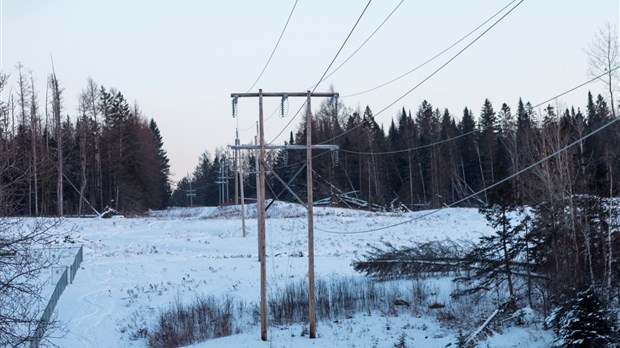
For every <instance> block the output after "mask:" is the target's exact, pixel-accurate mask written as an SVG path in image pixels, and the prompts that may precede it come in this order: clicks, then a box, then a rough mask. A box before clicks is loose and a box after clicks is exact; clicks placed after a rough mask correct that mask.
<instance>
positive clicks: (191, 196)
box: [185, 180, 196, 207]
mask: <svg viewBox="0 0 620 348" xmlns="http://www.w3.org/2000/svg"><path fill="white" fill-rule="evenodd" d="M185 195H186V196H187V197H188V198H189V206H190V207H193V206H194V198H195V197H196V190H193V189H192V181H191V180H190V181H189V190H186V191H185Z"/></svg>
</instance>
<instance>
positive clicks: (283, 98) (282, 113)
mask: <svg viewBox="0 0 620 348" xmlns="http://www.w3.org/2000/svg"><path fill="white" fill-rule="evenodd" d="M287 100H288V94H284V95H283V96H282V100H281V101H280V117H284V102H285V101H287Z"/></svg>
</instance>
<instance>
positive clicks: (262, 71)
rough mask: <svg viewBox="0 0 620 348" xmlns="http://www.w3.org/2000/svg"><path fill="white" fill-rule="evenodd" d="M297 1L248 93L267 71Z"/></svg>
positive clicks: (295, 4)
mask: <svg viewBox="0 0 620 348" xmlns="http://www.w3.org/2000/svg"><path fill="white" fill-rule="evenodd" d="M298 1H299V0H295V3H294V4H293V8H292V9H291V12H290V13H289V15H288V18H287V19H286V23H285V24H284V28H282V32H281V33H280V36H279V37H278V41H277V42H276V45H275V46H274V47H273V50H272V51H271V54H270V55H269V59H267V62H266V63H265V66H263V69H262V70H261V72H260V74H258V77H257V78H256V81H254V83H253V84H252V87H250V88H248V92H250V91H251V90H252V88H254V86H256V84H257V83H258V81H259V80H260V79H261V77H262V76H263V74H264V73H265V70H267V66H268V65H269V63H270V62H271V59H272V58H273V55H274V54H275V53H276V50H277V49H278V45H280V41H281V40H282V36H284V32H285V31H286V28H287V27H288V23H289V22H290V21H291V17H292V16H293V12H295V7H297V2H298ZM246 93H247V92H246Z"/></svg>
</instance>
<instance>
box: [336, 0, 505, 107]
mask: <svg viewBox="0 0 620 348" xmlns="http://www.w3.org/2000/svg"><path fill="white" fill-rule="evenodd" d="M515 1H517V0H512V1H511V2H509V3H508V4H507V5H506V6H504V7H502V9H501V10H499V11H497V12H496V13H495V14H494V15H492V16H491V17H489V18H488V19H487V20H486V21H484V22H482V24H480V25H479V26H477V27H476V28H475V29H474V30H472V31H470V32H469V33H467V35H465V36H463V37H461V38H460V39H458V40H457V41H455V42H454V43H453V44H452V45H450V46H448V48H446V49H444V50H443V51H441V52H439V53H437V54H436V55H434V56H433V57H431V58H430V59H428V60H426V61H425V62H423V63H422V64H420V65H418V66H416V67H415V68H413V69H411V70H409V71H407V72H406V73H404V74H402V75H400V76H397V77H395V78H393V79H391V80H390V81H388V82H385V83H382V84H380V85H378V86H375V87H373V88H370V89H367V90H364V91H361V92H357V93H353V94H349V95H344V96H342V97H343V98H347V97H354V96H358V95H361V94H365V93H368V92H372V91H374V90H377V89H379V88H382V87H385V86H387V85H389V84H391V83H393V82H396V81H398V80H400V79H402V78H403V77H405V76H407V75H409V74H411V73H413V72H415V71H416V70H418V69H420V68H422V67H423V66H425V65H426V64H428V63H430V62H432V61H433V60H435V59H436V58H438V57H439V56H441V55H443V54H444V53H446V52H447V51H449V50H450V49H452V48H453V47H454V46H456V45H458V44H459V43H461V42H462V41H463V40H465V39H466V38H468V37H469V36H471V35H472V34H473V33H475V32H477V31H478V29H480V28H482V27H483V26H484V25H485V24H487V23H488V22H490V21H491V20H492V19H493V18H495V17H497V15H499V14H500V13H502V12H504V10H505V9H506V8H508V7H509V6H510V5H512V4H513V3H514V2H515ZM339 68H340V67H339ZM334 72H335V71H334ZM330 75H331V74H330Z"/></svg>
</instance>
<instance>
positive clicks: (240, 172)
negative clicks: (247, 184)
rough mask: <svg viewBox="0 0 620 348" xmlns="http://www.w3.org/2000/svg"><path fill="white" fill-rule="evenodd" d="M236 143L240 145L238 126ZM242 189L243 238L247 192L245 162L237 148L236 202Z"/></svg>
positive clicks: (236, 202)
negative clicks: (245, 188)
mask: <svg viewBox="0 0 620 348" xmlns="http://www.w3.org/2000/svg"><path fill="white" fill-rule="evenodd" d="M235 145H237V146H238V145H239V129H238V128H237V137H236V139H235ZM238 186H239V190H241V227H242V229H243V238H245V236H246V233H245V193H244V192H243V162H242V161H241V158H240V156H239V150H238V149H235V204H239V202H238V199H237V197H238V191H237V187H238Z"/></svg>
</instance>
